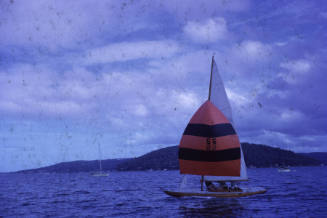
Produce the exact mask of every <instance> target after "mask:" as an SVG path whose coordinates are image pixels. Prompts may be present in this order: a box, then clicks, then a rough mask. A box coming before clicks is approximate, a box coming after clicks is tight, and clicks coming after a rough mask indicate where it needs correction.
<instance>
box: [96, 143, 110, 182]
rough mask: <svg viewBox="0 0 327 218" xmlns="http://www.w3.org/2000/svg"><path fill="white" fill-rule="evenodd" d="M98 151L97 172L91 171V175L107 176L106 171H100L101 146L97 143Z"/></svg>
mask: <svg viewBox="0 0 327 218" xmlns="http://www.w3.org/2000/svg"><path fill="white" fill-rule="evenodd" d="M98 151H99V157H100V158H99V160H98V162H99V171H98V172H95V173H92V176H108V175H109V174H108V173H106V172H103V171H102V152H101V147H100V144H98Z"/></svg>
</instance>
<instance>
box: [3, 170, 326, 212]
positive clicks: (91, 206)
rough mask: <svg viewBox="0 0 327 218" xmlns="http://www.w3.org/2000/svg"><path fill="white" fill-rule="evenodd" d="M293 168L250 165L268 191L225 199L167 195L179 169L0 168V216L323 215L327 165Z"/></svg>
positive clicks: (258, 183)
mask: <svg viewBox="0 0 327 218" xmlns="http://www.w3.org/2000/svg"><path fill="white" fill-rule="evenodd" d="M292 170H293V171H292V172H288V173H287V172H285V173H279V172H278V171H277V169H274V168H269V169H268V168H265V169H249V170H248V174H249V177H250V181H249V182H248V185H249V186H262V187H265V188H267V189H268V191H267V193H266V194H261V195H255V196H251V197H243V198H229V199H216V198H196V197H185V198H174V197H170V196H167V195H165V194H164V193H163V192H162V190H163V189H175V188H177V187H178V186H179V184H180V182H181V177H180V176H179V173H178V171H151V172H112V173H110V175H109V176H108V177H94V176H90V174H88V173H76V174H46V173H42V174H41V173H35V174H0V216H4V217H22V216H25V217H26V216H28V217H45V216H51V217H53V216H56V217H58V216H60V217H81V216H107V217H144V216H147V217H149V216H150V217H212V216H225V217H326V216H327V167H297V168H292ZM189 180H190V181H188V184H189V185H190V186H198V187H199V182H198V180H196V181H195V180H192V178H191V179H189Z"/></svg>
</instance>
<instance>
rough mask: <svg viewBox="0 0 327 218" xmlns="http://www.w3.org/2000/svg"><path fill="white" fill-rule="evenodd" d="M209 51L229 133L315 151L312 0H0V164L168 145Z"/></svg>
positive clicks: (325, 146) (204, 83)
mask: <svg viewBox="0 0 327 218" xmlns="http://www.w3.org/2000/svg"><path fill="white" fill-rule="evenodd" d="M212 55H215V60H216V62H217V66H218V69H219V72H220V74H221V77H222V79H223V81H224V83H225V88H226V91H227V95H228V97H229V99H230V102H231V106H232V110H233V119H234V125H235V129H236V131H237V133H238V135H239V137H240V141H242V142H250V143H262V144H266V145H270V146H274V147H280V148H282V149H288V150H292V151H295V152H317V151H325V152H326V151H327V103H326V102H327V101H326V97H325V95H326V94H327V86H326V82H327V79H326V72H327V60H326V57H327V4H326V3H325V1H305V0H288V1H283V0H282V1H279V0H278V1H277V0H272V1H259V0H220V1H219V0H218V1H216V0H197V1H191V0H179V1H173V0H162V1H159V0H154V1H153V0H139V1H133V0H128V1H124V0H123V1H107V0H102V1H91V0H79V1H66V0H58V1H50V0H46V1H41V0H31V1H23V0H0V172H8V171H16V170H22V169H29V168H36V167H42V166H47V165H51V164H55V163H59V162H63V161H72V160H94V159H99V158H102V159H107V158H125V157H136V156H139V155H142V154H144V153H147V152H149V151H152V150H155V149H158V148H163V147H167V146H172V145H177V144H178V143H179V140H180V138H181V135H182V132H183V130H184V128H185V126H186V125H187V123H188V121H189V120H190V118H191V116H192V114H193V113H194V112H195V111H196V110H197V108H198V107H199V106H200V105H201V104H202V103H203V102H204V101H205V100H206V99H207V96H208V84H209V77H210V64H211V57H212Z"/></svg>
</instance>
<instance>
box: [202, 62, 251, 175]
mask: <svg viewBox="0 0 327 218" xmlns="http://www.w3.org/2000/svg"><path fill="white" fill-rule="evenodd" d="M211 64H212V65H211V76H210V85H209V97H208V98H209V100H210V101H211V102H212V103H213V104H214V105H215V106H216V107H217V108H218V109H219V110H220V111H221V112H222V113H223V114H224V115H225V117H226V118H227V119H228V120H229V121H230V123H231V124H232V125H233V127H234V123H233V116H232V108H231V106H230V103H229V100H228V97H227V94H226V90H225V87H224V83H223V81H222V79H221V77H220V75H219V71H218V68H217V65H216V62H215V59H214V57H212V63H211ZM234 129H235V127H234ZM240 148H241V172H240V177H238V176H205V180H207V181H208V180H210V181H241V180H247V179H248V176H247V170H246V165H245V161H244V155H243V151H242V146H241V147H240Z"/></svg>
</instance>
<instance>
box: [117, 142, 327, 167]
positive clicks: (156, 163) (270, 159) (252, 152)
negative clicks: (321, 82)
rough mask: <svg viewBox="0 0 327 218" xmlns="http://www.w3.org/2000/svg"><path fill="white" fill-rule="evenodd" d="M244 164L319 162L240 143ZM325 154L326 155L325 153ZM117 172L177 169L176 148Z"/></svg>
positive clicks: (136, 160)
mask: <svg viewBox="0 0 327 218" xmlns="http://www.w3.org/2000/svg"><path fill="white" fill-rule="evenodd" d="M242 149H243V152H244V157H245V158H244V159H245V163H246V165H247V166H249V167H278V166H317V165H320V164H321V161H319V160H317V159H314V158H312V157H310V156H306V155H303V154H296V153H294V152H293V151H287V150H283V149H280V148H274V147H270V146H267V145H260V144H250V143H242ZM326 154H327V153H326ZM117 169H118V170H148V169H153V170H163V169H167V170H170V169H179V166H178V146H173V147H168V148H162V149H159V150H156V151H152V152H150V153H148V154H145V155H143V156H140V157H137V158H133V159H130V160H128V161H124V162H122V163H120V164H118V165H117Z"/></svg>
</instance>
